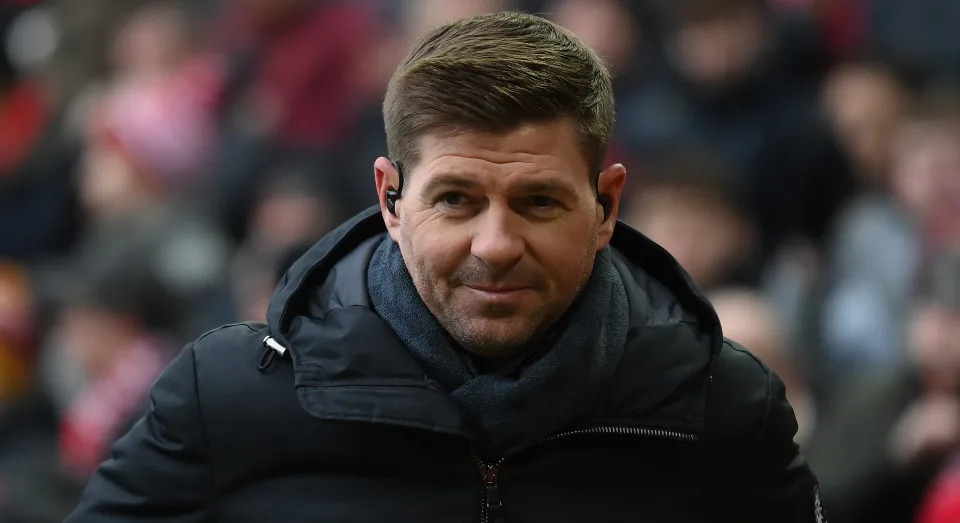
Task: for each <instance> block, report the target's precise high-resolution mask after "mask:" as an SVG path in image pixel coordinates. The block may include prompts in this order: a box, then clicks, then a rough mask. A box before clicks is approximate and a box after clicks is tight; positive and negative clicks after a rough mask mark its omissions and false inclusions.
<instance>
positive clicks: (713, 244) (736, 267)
mask: <svg viewBox="0 0 960 523" xmlns="http://www.w3.org/2000/svg"><path fill="white" fill-rule="evenodd" d="M623 219H624V221H626V222H627V223H628V224H630V225H632V226H633V227H635V228H636V229H637V230H639V231H640V232H642V233H644V234H645V235H647V236H648V237H649V238H650V239H652V240H653V241H655V242H657V243H658V244H659V245H660V246H662V247H663V248H665V249H666V250H667V251H668V252H669V253H670V254H672V255H673V256H674V257H675V258H676V259H677V261H678V262H679V263H680V265H681V266H682V267H683V268H684V269H685V270H686V271H687V272H688V273H690V276H691V277H692V278H693V279H694V281H696V282H697V283H698V284H699V285H700V286H702V287H704V288H707V289H711V288H713V287H716V286H719V285H725V284H731V283H746V284H752V283H756V281H757V278H758V274H757V271H758V267H757V266H756V265H755V262H756V260H757V256H756V252H757V243H756V240H757V233H756V228H755V226H754V224H753V223H752V222H751V221H750V218H749V217H748V216H746V215H745V214H744V213H743V212H742V210H741V208H740V207H739V206H738V202H737V200H736V199H735V198H733V197H731V195H730V194H729V191H727V190H726V189H725V187H724V185H723V175H722V174H720V170H719V168H718V167H717V166H716V165H715V163H714V162H712V161H711V158H710V157H703V158H700V157H698V156H697V154H696V153H695V152H690V151H688V152H686V153H685V154H682V155H680V154H678V155H677V156H676V157H675V159H674V160H671V161H670V162H668V165H667V167H666V168H665V170H663V171H661V172H659V173H658V174H656V175H655V176H654V179H652V180H650V181H648V182H646V183H644V185H643V186H642V187H641V188H640V189H639V190H638V191H637V193H636V194H635V195H632V196H631V198H630V205H629V206H628V207H627V208H626V209H624V211H623Z"/></svg>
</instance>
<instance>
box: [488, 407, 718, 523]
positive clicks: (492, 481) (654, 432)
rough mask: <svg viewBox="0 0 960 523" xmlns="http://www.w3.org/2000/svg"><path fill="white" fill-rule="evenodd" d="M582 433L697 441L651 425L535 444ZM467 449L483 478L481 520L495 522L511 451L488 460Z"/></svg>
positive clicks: (605, 428) (595, 431) (605, 429)
mask: <svg viewBox="0 0 960 523" xmlns="http://www.w3.org/2000/svg"><path fill="white" fill-rule="evenodd" d="M585 434H617V435H622V436H637V437H645V438H658V439H669V440H673V441H685V442H691V443H693V442H696V441H697V440H698V439H699V437H698V436H697V435H696V434H691V433H688V432H678V431H673V430H664V429H650V428H642V427H614V426H597V427H588V428H585V429H578V430H570V431H567V432H561V433H559V434H554V435H553V436H550V437H548V438H544V439H542V440H540V441H539V442H538V443H537V445H542V444H544V443H548V442H551V441H556V440H558V439H563V438H567V437H570V436H582V435H585ZM470 451H471V452H472V453H473V459H474V461H475V462H476V464H477V468H478V469H479V470H480V476H481V477H482V478H483V497H482V499H481V502H480V523H491V522H498V521H500V515H501V514H500V512H501V510H502V509H503V502H502V501H501V499H500V491H499V488H500V485H499V479H500V471H501V469H502V468H503V462H504V461H506V460H507V458H508V457H510V455H506V456H503V457H501V458H500V459H498V460H496V461H492V462H491V461H486V460H484V459H483V457H482V456H481V455H480V452H479V451H478V450H477V448H476V447H474V446H471V447H470Z"/></svg>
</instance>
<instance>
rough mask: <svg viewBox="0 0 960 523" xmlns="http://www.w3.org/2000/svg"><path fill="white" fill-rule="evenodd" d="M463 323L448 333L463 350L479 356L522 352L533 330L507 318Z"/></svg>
mask: <svg viewBox="0 0 960 523" xmlns="http://www.w3.org/2000/svg"><path fill="white" fill-rule="evenodd" d="M465 323H466V324H460V325H458V326H457V327H458V328H453V329H450V330H449V331H450V333H451V335H453V337H454V339H456V340H457V342H458V343H459V344H460V345H461V346H462V347H463V348H464V349H465V350H467V351H468V352H471V353H473V354H477V355H479V356H509V355H511V354H515V353H517V352H520V351H522V350H523V349H524V348H525V347H526V346H527V345H528V344H529V342H530V340H531V339H532V338H533V331H534V329H531V328H529V326H527V325H525V324H517V322H516V321H511V319H509V318H504V319H474V320H471V321H468V322H465Z"/></svg>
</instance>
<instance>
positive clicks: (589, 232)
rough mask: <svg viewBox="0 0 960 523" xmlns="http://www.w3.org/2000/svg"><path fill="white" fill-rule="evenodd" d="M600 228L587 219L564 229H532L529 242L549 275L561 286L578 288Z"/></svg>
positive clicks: (532, 251) (533, 252)
mask: <svg viewBox="0 0 960 523" xmlns="http://www.w3.org/2000/svg"><path fill="white" fill-rule="evenodd" d="M596 237H597V228H596V227H592V226H591V224H590V223H588V222H587V221H586V220H581V221H579V222H575V223H571V224H570V225H568V226H566V227H563V228H562V229H561V230H556V229H553V228H551V229H550V230H542V231H531V234H530V235H528V240H527V245H528V250H529V251H530V253H531V254H532V255H533V256H534V257H535V258H536V260H537V261H538V262H539V263H540V264H541V266H542V267H543V270H544V271H545V273H546V275H547V276H548V278H549V279H551V280H553V283H554V285H556V286H557V287H558V288H560V289H575V288H577V287H578V286H579V283H580V281H581V280H582V279H583V278H584V276H585V274H584V272H585V271H587V270H589V264H590V262H591V261H592V260H593V255H594V254H595V252H596V251H595V245H596Z"/></svg>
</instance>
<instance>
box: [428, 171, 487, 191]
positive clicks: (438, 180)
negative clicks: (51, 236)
mask: <svg viewBox="0 0 960 523" xmlns="http://www.w3.org/2000/svg"><path fill="white" fill-rule="evenodd" d="M477 185H478V184H477V182H476V181H475V180H471V179H470V178H467V177H465V176H462V175H456V174H441V175H437V176H435V177H433V178H431V179H430V180H429V181H428V182H427V183H426V185H424V186H423V190H422V193H423V194H432V193H434V192H436V191H438V190H440V189H445V188H449V187H459V188H461V189H472V188H474V187H476V186H477Z"/></svg>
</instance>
